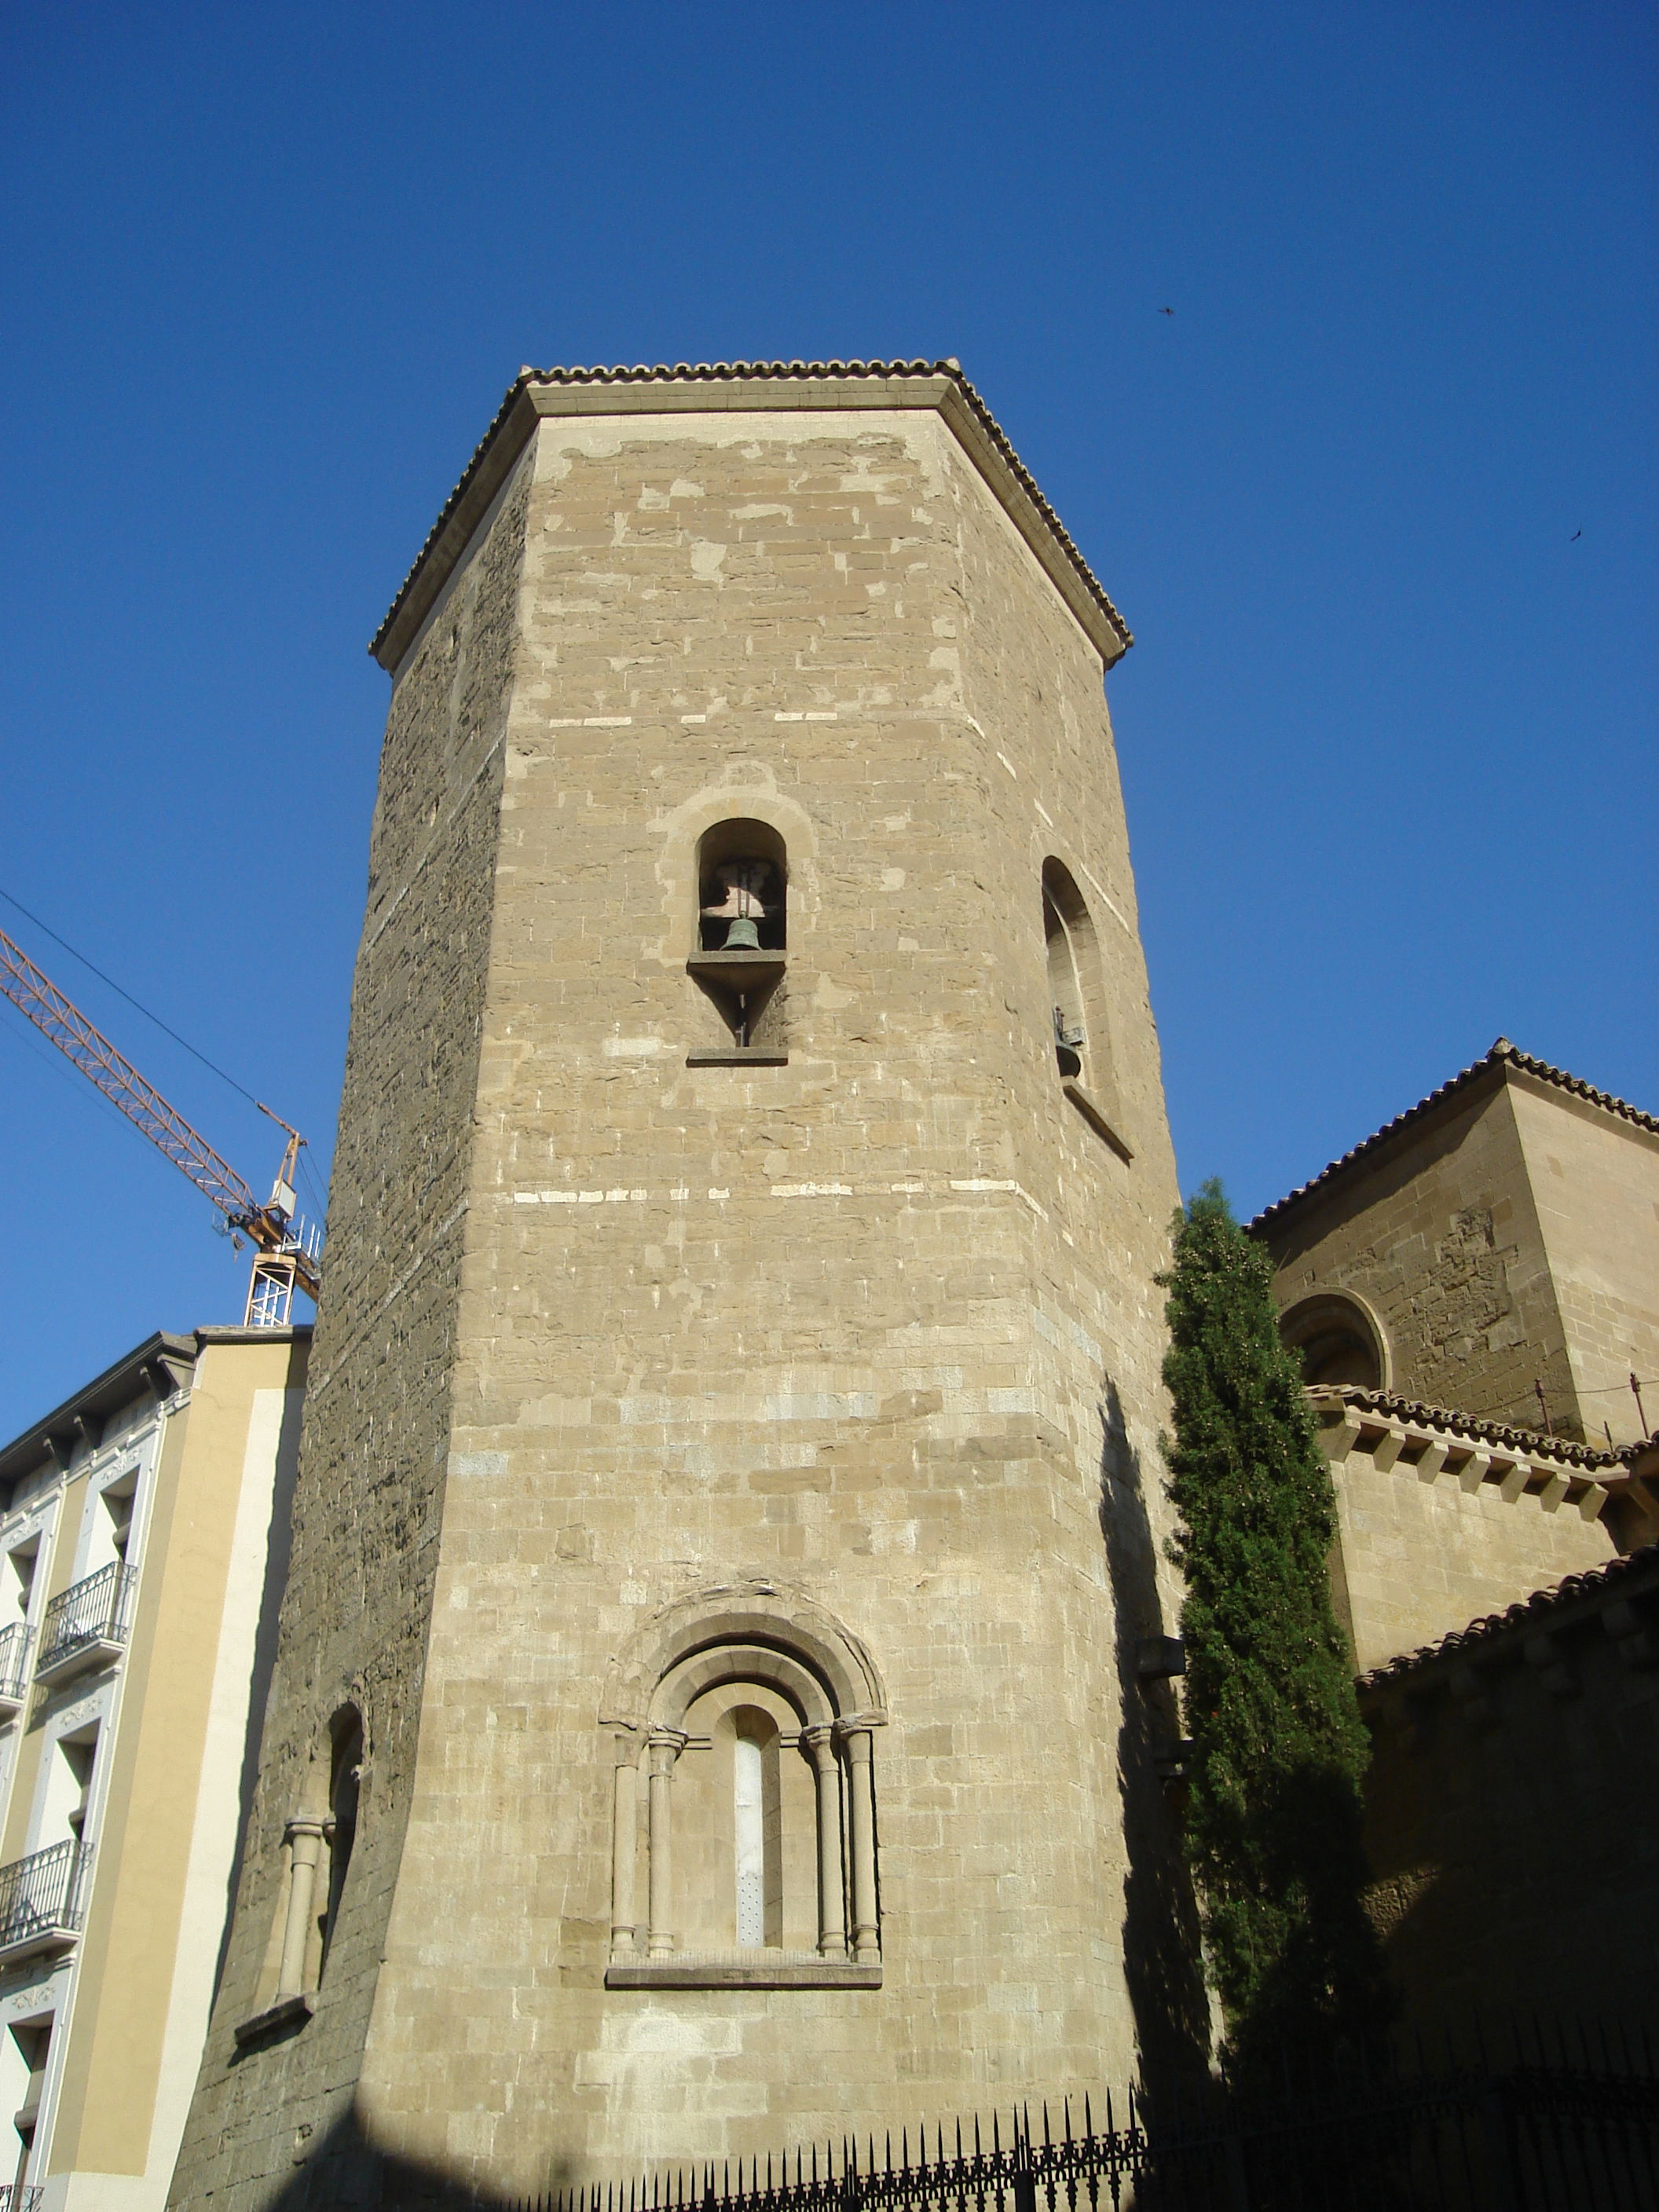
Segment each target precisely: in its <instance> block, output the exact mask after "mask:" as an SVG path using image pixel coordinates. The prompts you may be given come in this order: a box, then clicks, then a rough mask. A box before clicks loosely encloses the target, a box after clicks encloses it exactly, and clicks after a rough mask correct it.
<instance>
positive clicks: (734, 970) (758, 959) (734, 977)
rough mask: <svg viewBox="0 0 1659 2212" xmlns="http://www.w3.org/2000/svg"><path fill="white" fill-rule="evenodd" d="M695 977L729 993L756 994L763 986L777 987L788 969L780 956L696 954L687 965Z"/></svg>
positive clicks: (761, 954)
mask: <svg viewBox="0 0 1659 2212" xmlns="http://www.w3.org/2000/svg"><path fill="white" fill-rule="evenodd" d="M685 964H686V967H687V969H689V970H690V973H691V974H692V975H702V976H705V977H707V979H708V981H710V982H711V983H723V984H725V985H726V988H727V989H728V990H732V991H753V990H757V989H758V988H759V987H760V986H761V985H762V984H763V983H775V982H776V981H777V979H778V977H779V976H780V975H782V973H783V971H784V969H786V968H787V965H788V962H787V958H786V957H785V956H784V955H783V954H782V953H781V952H768V951H744V950H742V949H741V948H740V949H739V950H738V951H736V952H694V953H693V954H692V956H691V957H690V959H689V960H688V961H687V962H686V963H685Z"/></svg>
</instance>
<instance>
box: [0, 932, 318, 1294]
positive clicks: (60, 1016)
mask: <svg viewBox="0 0 1659 2212" xmlns="http://www.w3.org/2000/svg"><path fill="white" fill-rule="evenodd" d="M0 993H3V994H4V995H5V996H6V997H7V998H9V1000H11V1002H12V1004H13V1005H14V1006H15V1007H17V1009H18V1010H19V1012H21V1013H24V1014H27V1017H28V1018H29V1020H30V1021H32V1022H33V1024H34V1026H35V1027H36V1029H38V1030H40V1033H41V1035H42V1036H45V1037H46V1038H47V1039H49V1041H50V1042H52V1043H53V1044H55V1045H56V1046H57V1048H58V1051H59V1052H61V1053H62V1054H64V1057H65V1059H67V1060H73V1062H74V1063H75V1065H76V1067H78V1068H79V1069H80V1071H81V1073H82V1075H84V1076H85V1077H86V1078H87V1079H88V1081H89V1082H91V1083H94V1084H95V1085H97V1087H98V1088H99V1090H100V1091H102V1092H103V1094H104V1096H105V1097H106V1098H107V1099H108V1100H109V1101H110V1103H111V1104H112V1105H113V1106H118V1107H119V1109H121V1111H122V1113H123V1114H125V1115H126V1117H127V1119H128V1121H131V1123H132V1124H133V1126H134V1127H136V1128H137V1129H140V1130H142V1131H143V1133H144V1135H145V1136H147V1137H148V1138H149V1140H150V1142H151V1144H153V1145H154V1146H156V1148H157V1149H158V1151H161V1152H165V1153H166V1155H167V1158H168V1159H170V1160H171V1161H172V1162H173V1165H174V1167H176V1168H177V1169H178V1170H179V1172H180V1173H181V1174H183V1175H186V1176H189V1177H190V1179H191V1182H193V1183H194V1184H195V1186H196V1188H197V1190H199V1191H200V1192H201V1193H202V1194H203V1195H204V1197H206V1198H208V1199H210V1200H212V1202H213V1204H214V1205H215V1206H217V1207H218V1209H219V1211H220V1212H221V1213H222V1214H223V1215H224V1217H225V1219H226V1221H227V1222H228V1224H229V1225H230V1229H231V1231H232V1232H233V1234H234V1235H236V1236H238V1237H246V1238H247V1240H248V1242H249V1243H251V1244H252V1246H253V1248H254V1259H253V1271H252V1276H251V1277H250V1279H249V1282H248V1292H247V1310H246V1316H245V1319H246V1324H247V1326H248V1327H249V1328H285V1327H286V1326H287V1323H288V1321H289V1314H290V1312H291V1310H292V1308H293V1303H294V1293H295V1290H296V1289H299V1290H301V1291H304V1292H305V1293H306V1296H307V1297H310V1298H315V1297H316V1296H317V1292H318V1288H319V1246H320V1239H319V1236H318V1233H317V1231H315V1229H313V1228H310V1227H308V1226H307V1225H306V1224H305V1223H304V1222H303V1221H302V1220H301V1218H300V1217H299V1214H298V1212H297V1210H296V1204H295V1190H294V1178H295V1171H296V1166H297V1163H298V1160H299V1157H300V1147H301V1145H303V1144H304V1142H305V1139H304V1138H303V1137H302V1136H301V1134H300V1133H299V1131H298V1130H297V1129H295V1128H292V1127H289V1123H288V1122H286V1121H283V1117H282V1115H280V1114H274V1113H272V1112H271V1109H270V1107H269V1106H260V1107H259V1111H260V1112H261V1113H262V1114H264V1115H268V1116H269V1117H270V1120H271V1121H275V1122H276V1126H277V1127H278V1128H280V1129H282V1130H283V1131H285V1132H286V1133H287V1138H288V1142H287V1145H286V1146H285V1147H284V1149H283V1164H282V1166H281V1168H280V1169H279V1170H278V1171H277V1175H276V1182H275V1183H274V1184H273V1185H272V1186H271V1193H270V1197H269V1198H268V1199H267V1200H264V1203H263V1204H262V1203H261V1202H260V1200H258V1199H257V1198H256V1197H255V1196H254V1194H253V1192H252V1189H251V1188H249V1186H248V1185H247V1184H246V1182H244V1181H243V1179H242V1177H241V1176H240V1175H238V1173H237V1172H236V1170H235V1169H234V1167H232V1166H231V1164H230V1163H229V1162H228V1160H226V1159H223V1158H221V1157H220V1155H219V1154H218V1153H217V1152H215V1150H214V1149H213V1146H211V1145H210V1144H209V1142H208V1140H207V1139H206V1138H205V1137H204V1136H203V1135H202V1134H201V1133H199V1131H197V1130H196V1129H193V1128H192V1127H191V1125H190V1123H189V1122H188V1121H185V1117H184V1115H182V1114H181V1113H179V1110H178V1109H177V1107H175V1106H173V1105H170V1104H169V1103H168V1102H167V1100H166V1099H165V1098H164V1097H162V1096H161V1092H160V1091H158V1090H157V1089H156V1088H155V1085H154V1084H153V1083H149V1082H147V1081H146V1080H145V1079H144V1078H143V1076H142V1075H140V1073H138V1071H137V1068H136V1067H135V1066H133V1065H132V1063H131V1060H128V1059H127V1058H126V1057H125V1054H122V1053H120V1052H118V1051H117V1049H116V1048H115V1047H114V1046H113V1045H112V1043H111V1042H110V1041H109V1039H108V1038H107V1037H106V1036H105V1035H104V1033H103V1031H102V1030H100V1029H99V1027H98V1026H97V1024H95V1023H94V1022H93V1021H91V1020H89V1019H88V1017H87V1016H86V1015H85V1014H83V1013H82V1012H81V1010H80V1008H79V1007H78V1006H76V1005H75V1004H74V1002H73V1001H72V1000H70V999H67V998H65V997H64V994H63V993H62V992H61V991H60V990H59V989H58V986H57V985H56V984H55V983H54V982H53V981H52V979H51V977H50V976H48V975H44V974H43V973H42V972H41V970H40V969H39V968H37V967H36V966H35V964H34V963H33V961H32V960H31V959H30V958H29V957H28V955H27V953H26V952H25V951H23V950H22V948H21V946H20V945H15V944H14V943H13V942H12V940H11V939H10V938H9V937H8V936H7V934H6V933H5V932H4V930H3V929H0ZM254 1103H255V1104H256V1105H258V1100H257V1099H256V1100H255V1101H254Z"/></svg>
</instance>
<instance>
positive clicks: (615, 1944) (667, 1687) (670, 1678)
mask: <svg viewBox="0 0 1659 2212" xmlns="http://www.w3.org/2000/svg"><path fill="white" fill-rule="evenodd" d="M764 1625H765V1629H766V1634H767V1639H768V1640H767V1641H766V1642H764V1643H763V1642H761V1641H759V1640H758V1638H757V1637H755V1636H753V1635H752V1634H750V1633H744V1632H739V1631H738V1626H737V1624H736V1623H734V1622H733V1621H732V1620H731V1618H730V1616H729V1613H728V1615H727V1617H726V1619H725V1620H716V1621H712V1622H709V1623H708V1624H706V1626H708V1629H709V1631H710V1632H709V1633H708V1635H706V1636H704V1637H699V1636H698V1635H697V1634H696V1627H695V1625H692V1624H683V1625H682V1626H683V1631H684V1633H683V1635H682V1637H681V1638H679V1639H678V1640H680V1641H684V1642H685V1643H687V1644H689V1647H690V1648H688V1649H685V1650H670V1651H669V1652H668V1653H667V1655H666V1656H665V1658H664V1659H663V1661H662V1662H661V1663H660V1664H659V1666H658V1668H656V1669H655V1670H654V1674H653V1680H651V1681H650V1682H649V1683H648V1684H644V1685H641V1687H643V1688H645V1689H646V1691H647V1694H646V1695H645V1696H644V1698H643V1699H642V1701H641V1703H642V1709H637V1710H635V1711H634V1712H633V1713H631V1714H629V1715H619V1716H615V1717H612V1718H611V1720H610V1722H609V1723H608V1725H609V1729H610V1732H611V1742H612V1747H613V1751H614V1757H615V1790H614V1808H613V1820H612V1833H611V1966H610V1969H609V1971H608V1972H607V1976H606V1979H607V1982H608V1984H609V1985H610V1986H611V1987H612V1988H618V1987H623V1988H626V1987H634V1986H638V1985H640V1984H648V1983H652V1982H664V1983H666V1982H673V1983H679V1984H714V1985H718V1984H722V1983H750V1982H759V1983H763V1984H773V1985H781V1986H787V1985H805V1984H811V1983H813V1982H817V1981H842V1982H851V1983H862V1984H872V1983H874V1982H876V1981H878V1980H879V1978H880V1961H881V1934H880V1912H879V1906H878V1885H877V1869H876V1841H875V1796H874V1753H873V1744H874V1737H875V1732H876V1730H877V1729H878V1728H879V1727H880V1726H882V1725H883V1723H884V1719H885V1714H884V1711H883V1710H881V1709H880V1708H879V1707H878V1705H873V1704H872V1702H871V1701H870V1699H869V1689H870V1682H871V1678H870V1677H869V1676H868V1674H867V1673H866V1672H865V1671H864V1670H863V1669H862V1668H839V1669H838V1668H836V1667H835V1666H833V1665H829V1664H826V1663H825V1656H824V1655H825V1645H824V1643H823V1640H822V1639H820V1638H815V1637H810V1636H809V1637H803V1638H799V1639H790V1638H789V1637H788V1633H787V1626H786V1625H785V1624H784V1623H782V1622H781V1621H780V1620H778V1618H777V1617H776V1616H775V1615H772V1614H769V1615H767V1616H766V1618H765V1623H764ZM720 1629H724V1631H725V1632H724V1633H720V1632H717V1631H718V1630H720ZM849 1648H852V1647H850V1646H849Z"/></svg>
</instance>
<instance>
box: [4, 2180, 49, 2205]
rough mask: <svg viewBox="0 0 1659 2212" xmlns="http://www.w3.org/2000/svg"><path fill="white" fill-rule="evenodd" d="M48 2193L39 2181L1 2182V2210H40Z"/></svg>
mask: <svg viewBox="0 0 1659 2212" xmlns="http://www.w3.org/2000/svg"><path fill="white" fill-rule="evenodd" d="M45 2195H46V2188H45V2185H44V2184H42V2183H40V2182H38V2181H6V2182H0V2212H40V2200H41V2198H42V2197H45Z"/></svg>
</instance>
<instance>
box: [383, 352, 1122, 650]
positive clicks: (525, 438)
mask: <svg viewBox="0 0 1659 2212" xmlns="http://www.w3.org/2000/svg"><path fill="white" fill-rule="evenodd" d="M905 408H928V409H932V410H933V411H934V412H936V413H937V414H939V416H941V417H942V418H943V419H944V421H945V422H946V424H947V425H948V426H949V428H951V431H952V433H953V434H954V435H955V437H956V439H957V443H958V444H959V445H960V446H961V447H962V449H963V452H964V453H966V454H967V456H968V458H969V459H970V460H971V461H972V462H973V464H974V465H975V468H976V469H977V470H978V471H979V473H980V475H981V477H982V478H983V479H984V481H985V483H987V485H988V486H989V487H990V489H991V490H992V491H993V492H994V494H995V495H996V498H997V499H998V501H1000V504H1001V506H1002V507H1003V508H1004V510H1005V512H1006V513H1007V514H1008V515H1009V517H1010V518H1011V520H1012V522H1013V524H1014V526H1015V527H1016V528H1017V529H1018V532H1019V533H1020V535H1021V537H1022V538H1024V540H1025V542H1026V544H1028V545H1029V546H1030V549H1031V550H1032V552H1033V553H1034V554H1035V555H1036V558H1037V560H1038V561H1039V562H1041V563H1042V568H1043V569H1044V571H1045V572H1046V573H1047V574H1048V578H1049V580H1051V582H1052V583H1053V584H1054V587H1055V589H1056V590H1057V591H1058V592H1060V597H1061V598H1062V599H1064V600H1065V602H1066V605H1067V606H1068V607H1069V608H1070V609H1071V611H1072V612H1073V615H1074V616H1075V617H1076V618H1077V621H1078V623H1079V625H1080V626H1081V628H1082V629H1083V630H1084V632H1085V635H1087V637H1088V638H1089V641H1090V642H1091V644H1092V645H1093V646H1094V647H1095V649H1096V651H1097V653H1099V654H1100V657H1101V659H1102V661H1103V664H1104V665H1105V666H1107V667H1108V668H1109V667H1110V666H1111V665H1113V663H1114V662H1115V661H1116V660H1118V659H1121V657H1122V655H1123V654H1124V653H1126V652H1127V650H1128V648H1129V647H1130V646H1131V645H1132V644H1133V637H1132V636H1131V635H1130V632H1129V629H1128V627H1127V624H1126V623H1125V622H1124V620H1123V618H1122V617H1121V615H1120V614H1119V613H1118V611H1117V609H1116V608H1115V606H1114V605H1112V603H1111V601H1110V599H1108V597H1107V596H1106V593H1105V592H1104V590H1103V588H1102V586H1101V585H1100V583H1099V581H1098V580H1097V578H1096V576H1095V575H1094V573H1093V571H1092V570H1091V568H1090V567H1089V564H1088V563H1087V562H1086V561H1085V559H1084V558H1083V556H1082V554H1081V553H1079V550H1078V549H1077V547H1076V546H1075V544H1073V542H1072V539H1071V538H1070V536H1069V535H1068V534H1067V532H1066V528H1065V526H1064V525H1063V524H1062V523H1061V521H1060V518H1059V516H1058V515H1057V514H1056V513H1054V509H1053V507H1050V506H1049V504H1048V501H1047V500H1046V499H1044V497H1043V495H1042V492H1041V491H1040V490H1039V489H1037V486H1036V481H1035V479H1034V478H1033V477H1032V476H1031V475H1030V471H1028V470H1027V469H1026V468H1025V466H1024V464H1023V463H1022V462H1021V460H1020V459H1019V456H1018V454H1017V453H1015V451H1014V449H1013V447H1012V446H1011V445H1010V444H1009V442H1008V440H1007V438H1006V436H1005V435H1004V434H1003V432H1002V430H1001V428H1000V426H999V424H998V423H997V421H996V419H995V417H994V416H993V415H992V413H991V411H990V410H989V409H988V408H987V406H986V404H985V403H984V401H983V400H982V399H981V398H980V396H979V394H978V392H975V389H974V387H973V386H972V385H971V384H970V383H969V381H968V380H967V378H966V377H965V376H964V375H963V373H962V370H961V368H959V367H958V366H957V363H956V362H954V361H941V362H921V361H915V362H715V363H713V364H709V363H699V364H698V365H697V366H696V367H695V368H694V367H692V366H690V365H689V364H688V363H686V362H677V363H676V364H675V365H674V366H673V367H672V368H665V367H661V366H659V367H657V368H550V369H530V368H526V369H522V370H520V374H519V375H518V377H517V378H516V379H515V380H514V381H513V384H512V385H511V386H509V387H508V390H507V395H506V397H505V398H503V400H502V401H501V406H500V407H499V409H498V410H496V414H495V420H494V421H493V422H491V424H490V426H489V429H488V430H486V431H485V433H484V435H483V441H482V442H481V443H480V445H479V447H478V448H477V452H476V453H474V454H473V456H472V459H471V461H470V462H469V463H468V465H467V467H466V470H465V473H464V474H463V476H462V477H461V480H460V482H459V483H458V484H457V485H456V487H455V489H454V490H453V492H452V493H451V494H450V495H449V498H448V499H447V501H446V502H445V504H444V507H443V509H442V512H441V513H440V514H439V517H438V520H437V521H436V522H435V524H434V525H433V527H432V531H431V532H430V534H429V536H428V538H427V541H426V544H424V545H423V546H422V549H421V551H420V554H419V556H418V557H417V558H416V562H415V565H414V567H413V568H411V569H410V572H409V574H408V575H407V576H406V577H405V578H404V582H403V585H402V587H401V588H400V590H399V591H398V596H397V598H396V599H394V600H393V601H392V606H391V609H390V611H388V613H387V615H386V620H385V621H384V622H383V623H381V625H380V629H378V630H377V631H376V632H375V635H374V640H373V641H372V642H371V644H370V647H369V650H370V652H371V653H373V654H374V658H375V659H377V660H378V661H379V662H380V665H381V666H382V667H383V668H385V669H386V671H388V672H392V671H395V670H396V669H397V668H398V665H399V664H400V662H401V661H402V660H403V659H404V655H405V654H406V653H407V652H408V650H409V648H410V645H411V644H412V643H413V642H414V640H415V638H416V635H417V634H418V632H419V630H420V628H421V624H422V623H423V622H424V620H425V619H426V617H427V615H428V613H429V612H430V611H431V609H432V606H433V605H434V603H435V600H436V599H437V597H438V595H439V593H440V592H441V591H442V589H443V587H444V585H445V584H446V583H447V581H448V580H449V578H450V576H451V575H452V574H453V573H454V570H455V568H457V566H458V565H459V562H460V561H461V559H462V557H463V556H464V555H465V551H466V548H467V546H468V544H470V543H471V538H472V536H473V533H474V532H475V531H476V530H477V527H478V525H479V523H480V522H481V521H482V520H483V517H484V515H485V514H486V513H488V511H489V506H490V503H491V501H493V500H494V499H495V495H496V494H497V492H498V491H499V490H500V489H501V486H502V484H503V483H505V482H506V480H507V475H508V473H509V472H510V471H511V470H512V467H513V463H514V462H515V461H516V460H517V459H518V458H519V456H520V453H522V452H523V451H524V449H525V447H526V445H527V444H528V442H529V441H530V437H531V434H532V431H533V430H534V428H535V427H536V425H537V423H538V422H539V421H540V420H541V418H542V417H543V416H618V415H672V414H699V415H708V414H728V413H770V412H783V411H789V410H805V411H819V410H821V411H833V410H837V409H846V410H880V411H884V412H892V411H895V410H899V409H905Z"/></svg>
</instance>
